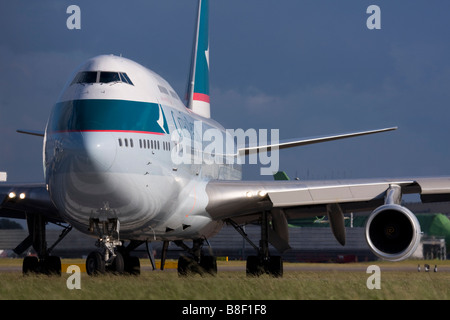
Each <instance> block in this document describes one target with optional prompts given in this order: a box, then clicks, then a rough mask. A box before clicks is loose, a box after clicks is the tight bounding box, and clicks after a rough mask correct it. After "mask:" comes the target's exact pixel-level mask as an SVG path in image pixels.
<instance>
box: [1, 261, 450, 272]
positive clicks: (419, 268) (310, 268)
mask: <svg viewBox="0 0 450 320" xmlns="http://www.w3.org/2000/svg"><path fill="white" fill-rule="evenodd" d="M71 264H77V265H80V267H81V269H82V270H85V269H84V261H82V260H81V259H77V260H76V261H71V260H68V261H65V260H63V261H62V269H63V270H62V272H65V270H66V269H67V266H69V265H71ZM426 264H427V265H429V270H428V271H426V268H425V265H426ZM370 265H377V266H379V267H380V270H381V271H382V272H384V271H386V272H430V273H432V272H450V261H449V260H433V261H424V260H409V261H404V262H395V263H394V262H393V263H391V262H386V261H372V262H364V263H358V262H356V263H291V262H286V263H284V266H283V269H284V272H285V273H288V272H302V271H303V272H366V271H367V267H368V266H370ZM159 266H160V265H159V263H158V261H157V269H156V270H155V271H156V272H176V270H177V269H176V268H177V264H176V261H172V260H171V261H168V262H167V263H166V266H165V269H164V271H161V270H160V269H159ZM435 267H436V271H435ZM245 268H246V265H245V261H218V265H217V271H218V273H221V272H242V273H245ZM152 271H153V268H152V266H151V264H150V262H149V261H147V260H146V259H141V272H152ZM0 272H2V273H3V272H22V259H0Z"/></svg>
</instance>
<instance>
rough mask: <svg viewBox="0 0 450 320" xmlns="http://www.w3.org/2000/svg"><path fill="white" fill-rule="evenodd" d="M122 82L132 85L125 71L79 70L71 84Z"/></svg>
mask: <svg viewBox="0 0 450 320" xmlns="http://www.w3.org/2000/svg"><path fill="white" fill-rule="evenodd" d="M112 82H123V83H127V84H129V85H132V86H134V84H133V82H131V80H130V78H129V77H128V75H127V74H126V73H125V72H113V71H81V72H79V73H78V74H77V75H76V76H75V78H74V79H73V81H72V83H71V85H72V84H75V83H80V84H91V83H112Z"/></svg>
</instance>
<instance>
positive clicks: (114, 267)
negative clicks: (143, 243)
mask: <svg viewBox="0 0 450 320" xmlns="http://www.w3.org/2000/svg"><path fill="white" fill-rule="evenodd" d="M108 271H111V272H112V273H115V274H123V272H124V271H125V262H124V259H123V256H122V254H121V253H120V252H117V253H116V256H115V257H114V260H113V262H112V263H111V265H110V266H109V267H108Z"/></svg>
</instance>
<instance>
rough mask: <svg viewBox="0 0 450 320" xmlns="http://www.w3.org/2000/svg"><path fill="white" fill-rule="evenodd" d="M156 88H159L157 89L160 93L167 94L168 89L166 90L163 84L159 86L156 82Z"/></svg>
mask: <svg viewBox="0 0 450 320" xmlns="http://www.w3.org/2000/svg"><path fill="white" fill-rule="evenodd" d="M158 88H159V91H160V92H161V93H164V94H167V95H169V91H167V89H166V88H164V87H163V86H160V85H159V84H158Z"/></svg>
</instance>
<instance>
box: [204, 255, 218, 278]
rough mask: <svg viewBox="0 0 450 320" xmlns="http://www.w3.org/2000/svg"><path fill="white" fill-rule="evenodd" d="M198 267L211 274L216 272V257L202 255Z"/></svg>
mask: <svg viewBox="0 0 450 320" xmlns="http://www.w3.org/2000/svg"><path fill="white" fill-rule="evenodd" d="M200 267H202V268H203V270H204V271H205V272H207V273H209V274H211V275H213V276H215V275H216V274H217V258H216V257H214V256H202V257H201V260H200Z"/></svg>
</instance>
